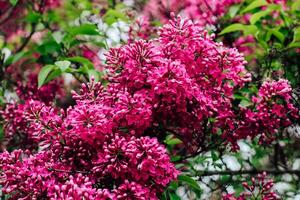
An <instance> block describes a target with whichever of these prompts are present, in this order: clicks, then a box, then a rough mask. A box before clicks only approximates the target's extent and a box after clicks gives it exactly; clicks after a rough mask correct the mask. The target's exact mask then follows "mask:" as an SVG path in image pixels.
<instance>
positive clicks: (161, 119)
mask: <svg viewBox="0 0 300 200" xmlns="http://www.w3.org/2000/svg"><path fill="white" fill-rule="evenodd" d="M107 57H108V65H109V66H108V67H109V69H110V73H111V74H112V75H111V80H112V81H113V83H112V84H110V85H109V86H108V89H107V90H108V91H110V90H111V88H113V90H114V91H122V92H121V93H123V91H126V92H128V93H124V95H125V96H126V99H128V98H132V97H135V96H136V95H137V94H139V96H141V97H143V96H142V95H146V96H147V98H142V99H141V98H139V101H138V102H143V103H142V105H143V106H142V107H144V109H145V108H146V110H149V111H148V112H147V113H148V114H147V115H146V116H147V121H148V122H151V121H152V122H153V123H152V124H160V125H162V126H163V127H164V128H166V129H168V128H170V127H172V128H173V129H174V128H175V129H177V130H178V131H179V132H178V134H182V135H184V136H185V137H184V138H185V139H187V141H188V140H189V139H190V138H189V137H188V134H192V133H193V132H198V133H199V134H200V135H201V132H202V127H203V124H201V122H202V121H205V119H207V118H210V117H215V118H217V120H218V119H220V120H223V118H225V117H226V116H228V113H232V111H231V110H232V105H231V100H232V96H233V91H234V89H236V88H238V87H241V86H243V85H244V84H245V83H246V82H248V81H250V80H251V77H250V74H249V73H247V71H246V70H245V68H244V64H245V63H246V62H245V60H244V59H243V57H242V55H241V54H239V53H238V52H237V50H236V49H229V48H226V47H224V46H223V45H222V44H221V43H215V42H214V41H213V39H212V37H210V36H209V35H208V34H207V32H206V31H203V29H202V28H201V26H199V24H197V23H193V22H192V21H190V20H183V19H181V18H180V17H178V18H175V17H174V16H173V20H171V21H170V23H168V24H166V25H165V26H164V27H163V28H162V29H161V30H160V32H159V38H158V39H157V40H150V41H148V42H145V41H143V40H141V41H136V42H133V43H131V44H129V45H125V46H124V47H121V48H118V49H113V50H111V51H110V53H109V54H108V56H107ZM119 93H120V92H119ZM123 98H124V97H122V99H123ZM127 105H128V103H127ZM137 105H138V104H135V105H133V106H132V109H133V108H134V106H137ZM140 110H142V109H140ZM118 112H119V111H118ZM139 113H141V111H139ZM225 113H226V114H225ZM132 114H133V113H132V112H131V113H128V112H127V114H126V116H127V118H128V117H129V116H132V117H137V116H133V115H132ZM136 119H137V118H136ZM141 120H142V121H141V122H144V120H143V119H141ZM145 124H146V123H145ZM152 124H148V125H152ZM128 125H129V122H128V121H127V126H128ZM150 127H151V126H150ZM152 127H153V126H152ZM140 130H142V129H140Z"/></svg>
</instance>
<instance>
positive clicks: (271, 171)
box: [197, 169, 300, 177]
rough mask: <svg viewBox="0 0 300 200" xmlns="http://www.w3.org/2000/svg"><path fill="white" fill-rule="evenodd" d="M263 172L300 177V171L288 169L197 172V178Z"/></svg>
mask: <svg viewBox="0 0 300 200" xmlns="http://www.w3.org/2000/svg"><path fill="white" fill-rule="evenodd" d="M263 172H266V173H267V174H273V175H282V174H295V175H300V170H292V169H287V170H284V171H281V170H277V169H270V170H268V169H266V170H256V169H252V170H240V171H231V170H225V171H197V176H200V177H203V176H213V175H230V176H235V175H243V174H248V175H255V174H261V173H263Z"/></svg>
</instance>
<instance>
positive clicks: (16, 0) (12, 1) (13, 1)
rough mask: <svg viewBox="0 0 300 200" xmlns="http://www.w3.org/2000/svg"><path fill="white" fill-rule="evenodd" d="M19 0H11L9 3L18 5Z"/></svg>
mask: <svg viewBox="0 0 300 200" xmlns="http://www.w3.org/2000/svg"><path fill="white" fill-rule="evenodd" d="M18 1H19V0H9V3H10V4H11V5H13V6H15V5H17V3H18Z"/></svg>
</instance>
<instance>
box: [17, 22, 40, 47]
mask: <svg viewBox="0 0 300 200" xmlns="http://www.w3.org/2000/svg"><path fill="white" fill-rule="evenodd" d="M35 28H36V24H32V25H31V32H30V34H29V35H28V36H27V37H26V38H25V40H24V42H23V43H22V45H21V46H20V47H19V48H18V49H17V50H16V53H18V52H20V51H22V50H23V49H24V48H25V47H26V45H27V44H28V42H29V41H30V39H31V37H32V36H33V34H34V33H35Z"/></svg>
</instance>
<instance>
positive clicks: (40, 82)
mask: <svg viewBox="0 0 300 200" xmlns="http://www.w3.org/2000/svg"><path fill="white" fill-rule="evenodd" d="M54 68H55V65H46V66H45V67H43V68H42V69H41V71H40V73H39V75H38V87H39V88H40V87H42V86H43V85H44V83H45V82H46V79H47V77H48V75H49V74H50V72H51V71H52V70H53V69H54Z"/></svg>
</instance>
